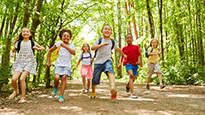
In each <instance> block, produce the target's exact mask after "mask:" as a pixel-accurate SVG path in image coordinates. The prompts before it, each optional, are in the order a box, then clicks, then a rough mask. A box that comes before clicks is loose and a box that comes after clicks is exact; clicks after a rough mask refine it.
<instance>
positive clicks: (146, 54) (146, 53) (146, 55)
mask: <svg viewBox="0 0 205 115" xmlns="http://www.w3.org/2000/svg"><path fill="white" fill-rule="evenodd" d="M149 47H151V46H148V47H147V49H145V57H146V58H148V57H149V55H148V52H147V50H148V49H149ZM152 51H153V48H152V49H151V52H152Z"/></svg>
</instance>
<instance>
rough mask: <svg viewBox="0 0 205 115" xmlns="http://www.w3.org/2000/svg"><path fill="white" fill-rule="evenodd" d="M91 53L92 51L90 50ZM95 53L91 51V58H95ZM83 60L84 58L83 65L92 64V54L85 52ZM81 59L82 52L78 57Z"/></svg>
mask: <svg viewBox="0 0 205 115" xmlns="http://www.w3.org/2000/svg"><path fill="white" fill-rule="evenodd" d="M90 53H91V52H90ZM93 56H94V55H93V53H91V58H93ZM83 57H84V58H83V60H82V65H90V64H91V61H90V59H91V58H90V54H89V53H83ZM78 58H79V59H81V58H82V53H81V54H80V55H79V57H78Z"/></svg>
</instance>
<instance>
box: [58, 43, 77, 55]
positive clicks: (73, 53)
mask: <svg viewBox="0 0 205 115" xmlns="http://www.w3.org/2000/svg"><path fill="white" fill-rule="evenodd" d="M61 46H62V47H64V48H66V49H67V50H68V51H69V52H70V53H71V54H72V55H75V50H73V49H71V48H69V47H68V46H67V45H66V44H64V43H61Z"/></svg>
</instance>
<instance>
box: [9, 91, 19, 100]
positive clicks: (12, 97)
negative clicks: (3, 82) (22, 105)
mask: <svg viewBox="0 0 205 115" xmlns="http://www.w3.org/2000/svg"><path fill="white" fill-rule="evenodd" d="M16 95H17V93H16V92H15V91H14V92H13V93H12V94H11V95H10V96H9V99H10V100H12V99H14V98H15V97H16Z"/></svg>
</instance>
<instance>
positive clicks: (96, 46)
mask: <svg viewBox="0 0 205 115" xmlns="http://www.w3.org/2000/svg"><path fill="white" fill-rule="evenodd" d="M106 45H109V43H107V42H106V43H103V44H99V45H93V46H92V47H91V50H97V49H99V48H101V47H103V46H106Z"/></svg>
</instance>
